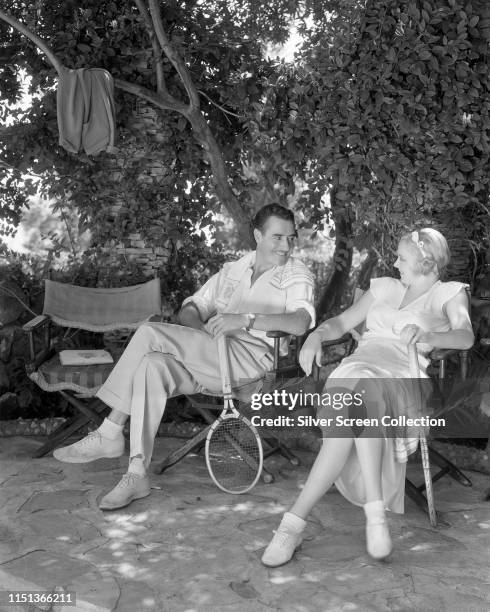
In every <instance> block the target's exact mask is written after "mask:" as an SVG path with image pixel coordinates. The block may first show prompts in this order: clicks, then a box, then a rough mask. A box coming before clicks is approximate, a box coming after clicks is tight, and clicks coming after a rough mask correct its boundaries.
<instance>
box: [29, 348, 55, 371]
mask: <svg viewBox="0 0 490 612" xmlns="http://www.w3.org/2000/svg"><path fill="white" fill-rule="evenodd" d="M55 353H56V350H55V348H54V347H47V348H44V349H43V350H42V351H40V352H39V353H38V354H37V355H35V356H34V358H33V359H32V361H29V362H28V363H26V364H25V368H26V372H27V374H28V375H29V374H32V373H33V372H35V371H36V370H37V369H38V368H39V366H40V365H41V364H42V363H44V362H45V361H47V360H48V359H51V357H53V355H55Z"/></svg>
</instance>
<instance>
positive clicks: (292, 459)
mask: <svg viewBox="0 0 490 612" xmlns="http://www.w3.org/2000/svg"><path fill="white" fill-rule="evenodd" d="M263 440H264V442H266V443H267V444H268V445H269V447H270V448H268V449H267V450H266V451H265V452H264V458H265V457H270V455H272V454H274V453H281V455H282V456H283V457H285V458H286V459H287V460H288V461H289V463H290V464H291V465H294V466H298V465H301V461H300V460H299V457H297V456H296V455H295V454H294V453H293V452H291V451H290V450H289V448H288V447H287V446H286V445H285V444H284V443H283V442H281V441H280V440H279V439H278V438H276V436H272V435H271V434H268V435H267V437H265V436H264V438H263Z"/></svg>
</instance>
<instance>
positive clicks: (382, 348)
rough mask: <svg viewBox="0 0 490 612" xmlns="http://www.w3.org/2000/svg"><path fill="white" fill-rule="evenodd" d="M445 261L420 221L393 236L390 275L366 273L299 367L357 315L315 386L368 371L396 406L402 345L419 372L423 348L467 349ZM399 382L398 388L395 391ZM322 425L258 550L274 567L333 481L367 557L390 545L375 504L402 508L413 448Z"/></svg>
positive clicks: (402, 396)
mask: <svg viewBox="0 0 490 612" xmlns="http://www.w3.org/2000/svg"><path fill="white" fill-rule="evenodd" d="M448 263H449V249H448V245H447V242H446V240H445V238H444V236H443V235H442V234H441V233H440V232H438V231H437V230H435V229H432V228H425V229H422V230H420V231H418V232H417V231H415V232H411V233H409V234H406V235H405V236H403V237H402V238H401V240H400V243H399V246H398V253H397V259H396V262H395V267H396V268H398V270H399V273H400V280H396V279H394V278H388V277H385V278H378V279H373V280H372V281H371V286H370V289H369V291H367V292H366V293H365V294H364V295H363V296H362V298H361V299H360V300H359V301H358V302H356V303H355V304H354V305H353V306H351V307H350V308H349V309H348V310H346V311H345V312H344V313H342V314H341V315H339V316H337V317H334V318H332V319H329V320H327V321H325V322H324V323H322V324H321V325H320V326H319V327H318V328H317V329H316V330H315V331H314V332H313V333H312V334H311V335H310V336H309V337H308V339H307V340H306V342H305V344H304V345H303V348H302V350H301V353H300V364H301V367H302V368H303V370H304V371H305V372H306V374H307V375H309V374H310V373H311V370H312V365H313V360H316V363H317V364H318V365H320V359H321V354H322V348H321V346H322V342H323V341H325V340H334V339H336V338H339V337H341V336H342V335H343V334H345V333H346V332H347V331H349V330H351V329H353V328H355V327H356V326H357V325H359V324H361V323H362V322H363V321H365V320H366V327H367V331H366V332H365V333H364V334H363V336H362V338H361V340H360V341H359V344H358V347H357V349H356V350H355V351H354V353H353V354H352V355H351V356H350V357H347V358H346V359H344V360H343V361H342V363H341V364H340V365H339V367H338V368H336V369H335V370H334V371H333V372H332V373H331V375H330V377H329V379H328V381H327V383H326V386H325V389H324V391H328V390H329V388H333V387H335V385H336V381H337V383H338V379H342V385H341V386H342V387H344V388H345V386H346V383H348V385H349V388H350V389H356V386H358V385H359V382H360V381H362V380H365V381H367V379H369V385H370V389H371V390H372V389H373V384H374V386H376V385H378V391H379V392H380V393H381V396H383V397H384V401H385V405H384V407H383V408H384V410H385V411H387V412H388V413H390V414H395V415H399V414H403V413H406V410H407V406H408V405H409V403H408V401H409V399H410V379H411V374H410V367H409V359H408V345H409V344H416V345H417V351H418V355H419V362H420V369H421V376H422V377H425V378H427V374H426V368H427V364H428V359H427V354H428V353H429V351H430V350H431V349H432V348H436V347H437V348H456V349H468V348H470V347H471V346H472V344H473V340H474V338H473V331H472V329H471V321H470V317H469V313H468V303H467V302H468V300H467V297H466V294H465V290H464V285H463V284H462V283H458V282H446V283H443V282H442V281H441V280H440V275H441V273H442V272H443V271H444V268H445V267H446V266H447V264H448ZM382 378H385V379H387V378H391V379H409V380H405V381H403V380H397V381H394V382H395V383H396V393H395V394H394V393H391V395H390V393H389V391H388V395H387V391H386V387H387V385H383V384H382V381H377V382H376V380H375V379H382ZM337 386H338V385H337ZM400 388H403V389H404V391H403V392H402V393H400ZM322 410H323V408H322V409H321V410H320V416H322ZM324 433H325V434H326V435H325V437H324V439H323V444H322V448H321V449H320V452H319V453H318V456H317V458H316V460H315V463H314V464H313V467H312V469H311V471H310V474H309V476H308V479H307V481H306V483H305V486H304V488H303V489H302V491H301V494H300V495H299V497H298V499H297V500H296V501H295V502H294V504H293V506H292V507H291V509H290V510H289V512H286V513H285V514H284V517H283V519H282V521H281V524H280V526H279V528H278V530H277V531H276V533H275V536H274V537H273V539H272V541H271V542H270V544H269V546H268V547H267V548H266V550H265V552H264V555H263V557H262V563H264V565H267V566H269V567H276V566H278V565H282V564H283V563H286V562H287V561H289V560H290V559H291V557H292V556H293V554H294V551H295V549H296V548H297V547H298V546H299V544H300V543H301V539H302V531H303V530H304V528H305V526H306V517H307V516H308V514H309V513H310V511H311V510H312V508H313V506H314V505H315V504H316V503H317V501H319V500H320V499H321V497H322V496H323V495H324V494H325V492H326V491H327V490H328V489H329V488H330V487H331V485H332V484H333V483H334V482H335V484H336V486H337V488H338V490H339V491H340V492H341V493H342V494H343V495H344V496H345V497H346V498H347V499H348V500H349V501H351V502H352V503H354V504H356V505H362V506H363V507H364V512H365V515H366V546H367V551H368V553H369V554H370V555H371V557H373V558H375V559H383V558H384V557H387V556H388V555H389V554H390V552H391V550H392V542H391V538H390V533H389V530H388V525H387V523H386V519H385V508H388V509H390V510H393V511H394V512H399V513H403V497H404V482H405V462H406V457H407V454H408V453H409V452H413V451H414V450H415V448H414V446H413V445H411V446H408V445H405V446H403V442H404V441H403V440H400V439H397V440H395V439H393V438H392V437H391V438H390V437H387V436H383V435H380V436H379V437H377V438H363V437H362V436H361V437H354V436H352V435H351V436H349V437H342V438H339V437H335V438H334V437H331V436H332V432H331V431H330V432H328V433H329V434H330V437H327V432H324ZM400 446H401V447H402V448H400ZM400 450H402V451H406V452H404V453H403V452H400ZM395 451H396V452H395Z"/></svg>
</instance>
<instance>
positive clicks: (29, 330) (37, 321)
mask: <svg viewBox="0 0 490 612" xmlns="http://www.w3.org/2000/svg"><path fill="white" fill-rule="evenodd" d="M50 323H51V319H50V318H49V317H48V316H47V315H38V316H37V317H34V319H31V320H30V321H28V322H27V323H25V324H24V325H23V326H22V330H23V331H25V333H26V334H27V337H28V339H29V353H30V357H31V362H34V361H35V360H36V361H37V358H36V349H35V347H34V332H35V331H36V330H37V329H41V328H44V348H43V349H42V350H41V354H43V353H44V352H46V351H47V350H49V347H50V344H51V325H50Z"/></svg>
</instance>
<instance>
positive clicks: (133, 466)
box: [128, 457, 146, 476]
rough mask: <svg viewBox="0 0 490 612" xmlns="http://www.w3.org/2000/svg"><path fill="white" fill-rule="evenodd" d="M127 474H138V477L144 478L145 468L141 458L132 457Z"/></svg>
mask: <svg viewBox="0 0 490 612" xmlns="http://www.w3.org/2000/svg"><path fill="white" fill-rule="evenodd" d="M128 472H132V473H133V474H138V476H146V468H145V465H144V463H143V457H132V458H131V460H130V462H129V467H128Z"/></svg>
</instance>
